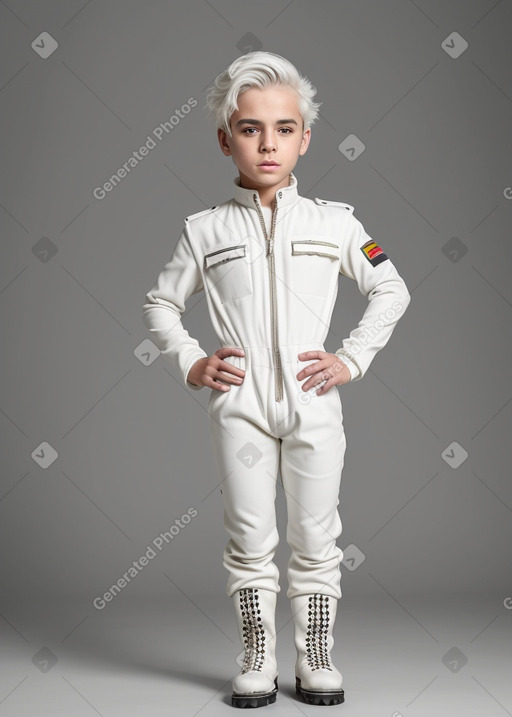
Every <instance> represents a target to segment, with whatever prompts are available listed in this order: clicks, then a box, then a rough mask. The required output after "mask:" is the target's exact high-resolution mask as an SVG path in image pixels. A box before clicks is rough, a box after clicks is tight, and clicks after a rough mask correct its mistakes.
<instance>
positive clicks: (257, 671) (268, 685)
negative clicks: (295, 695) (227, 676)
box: [231, 588, 278, 707]
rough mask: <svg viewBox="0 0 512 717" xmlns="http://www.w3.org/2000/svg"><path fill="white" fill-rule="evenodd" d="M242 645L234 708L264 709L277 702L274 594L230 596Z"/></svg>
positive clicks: (253, 592) (259, 591)
mask: <svg viewBox="0 0 512 717" xmlns="http://www.w3.org/2000/svg"><path fill="white" fill-rule="evenodd" d="M233 599H234V603H235V612H236V617H237V626H238V632H239V634H240V639H241V640H242V643H243V646H244V658H243V666H242V671H241V672H240V674H239V675H237V676H236V677H235V678H234V680H233V695H232V697H231V704H232V706H233V707H263V706H264V705H269V704H272V703H273V702H275V701H276V696H277V689H278V686H277V676H278V671H277V663H276V657H275V647H276V629H275V611H276V602H277V593H275V592H273V591H271V590H263V589H262V588H244V589H243V590H238V591H237V592H236V593H235V594H234V595H233Z"/></svg>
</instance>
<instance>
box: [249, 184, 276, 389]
mask: <svg viewBox="0 0 512 717" xmlns="http://www.w3.org/2000/svg"><path fill="white" fill-rule="evenodd" d="M253 198H254V203H255V204H256V209H257V212H258V217H259V220H260V224H261V228H262V230H263V236H264V237H265V241H266V242H267V256H268V258H269V262H268V268H269V275H270V305H271V309H270V310H271V320H272V355H273V357H274V365H275V368H276V371H275V397H276V401H282V400H283V369H282V364H281V354H280V353H279V332H278V326H277V304H276V297H277V290H276V271H275V261H274V234H275V230H276V218H277V200H276V205H275V207H274V211H273V212H272V223H271V226H270V236H269V235H268V234H267V228H266V226H265V219H264V218H263V212H262V211H261V206H260V203H259V198H258V195H257V194H253Z"/></svg>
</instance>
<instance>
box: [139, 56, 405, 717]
mask: <svg viewBox="0 0 512 717" xmlns="http://www.w3.org/2000/svg"><path fill="white" fill-rule="evenodd" d="M315 94H316V90H315V88H314V87H312V85H311V84H310V82H309V81H308V80H307V78H305V77H302V76H301V75H299V73H298V71H297V70H296V68H295V67H294V66H293V65H292V64H291V63H290V62H288V61H287V60H286V59H284V58H283V57H280V56H279V55H276V54H274V53H270V52H250V53H248V54H246V55H243V56H242V57H239V58H238V59H236V60H235V61H234V62H233V63H232V64H231V65H230V66H229V67H228V68H227V70H226V71H225V72H223V73H221V74H220V75H219V76H218V77H217V78H216V80H215V83H214V87H212V88H210V92H209V94H208V96H207V104H208V108H209V110H210V113H211V116H213V118H214V119H215V121H216V126H217V135H218V140H219V144H220V148H221V150H222V152H223V153H224V154H225V155H226V156H227V157H232V159H233V162H234V163H235V165H236V167H237V168H238V172H239V176H238V177H236V178H235V179H234V188H233V191H234V196H233V198H232V199H229V200H228V201H225V202H223V203H222V204H220V205H218V206H215V207H212V208H211V209H207V210H205V211H201V212H199V213H197V214H193V215H191V216H189V217H187V218H186V219H185V225H184V227H183V230H182V233H181V235H180V237H179V239H178V243H177V246H176V248H175V250H174V253H173V255H172V257H171V259H170V261H169V262H168V263H167V264H166V265H165V266H164V267H163V269H162V271H161V273H160V275H159V276H158V279H157V281H156V284H155V286H154V287H153V288H152V289H151V291H150V292H149V293H148V294H147V295H146V303H145V305H144V308H143V316H144V322H145V325H146V326H147V328H148V329H149V331H150V332H151V334H152V337H153V340H154V341H155V343H156V344H157V345H158V347H159V348H160V350H161V352H162V354H163V355H164V356H165V357H166V359H167V360H169V361H170V362H171V364H172V365H173V366H174V368H175V369H176V370H177V371H178V373H179V374H180V375H181V376H182V377H183V381H184V385H185V386H186V387H187V388H189V389H191V390H199V389H201V388H202V387H203V386H206V387H208V388H210V389H212V390H211V392H210V396H209V403H208V415H209V425H210V429H211V437H212V446H213V452H214V456H215V461H216V467H217V471H218V474H219V476H220V479H221V480H222V495H223V500H224V508H225V510H224V526H225V528H226V530H227V532H228V534H229V536H230V540H229V542H228V544H227V546H226V548H225V550H224V555H223V564H224V566H225V568H226V569H227V571H228V573H229V578H228V584H227V593H228V595H229V596H230V597H232V598H233V599H234V600H233V601H234V607H235V614H236V617H237V625H238V629H239V632H240V637H241V639H242V641H243V647H244V662H243V667H242V670H241V672H240V674H239V675H237V676H236V677H235V679H234V680H233V695H232V704H233V705H234V706H236V707H259V706H262V705H267V704H271V703H273V702H275V699H276V694H277V689H278V682H277V677H278V670H277V664H276V657H275V642H276V640H275V638H276V635H275V606H276V599H277V593H278V592H279V591H280V586H279V584H278V578H279V573H278V569H277V567H276V565H275V563H274V562H273V557H274V553H275V550H276V547H277V545H278V540H279V536H278V532H277V528H276V516H275V504H274V501H275V495H276V480H277V474H278V469H279V468H280V469H281V478H282V483H283V488H284V491H285V494H286V500H287V510H288V527H287V533H286V538H287V541H288V543H289V545H290V548H291V557H290V561H289V564H288V591H287V597H288V598H290V601H291V607H292V613H293V617H294V642H295V647H296V650H297V660H296V663H295V678H296V690H297V692H298V693H299V694H300V695H301V697H302V698H303V699H304V700H305V701H306V702H308V703H310V704H318V705H334V704H339V703H340V702H343V701H344V690H343V689H342V686H341V685H342V675H341V674H340V672H339V671H338V670H337V669H336V667H335V666H334V664H333V663H332V661H331V654H330V653H331V649H332V647H333V644H334V640H333V627H334V621H335V618H336V607H337V601H338V599H339V598H340V597H341V594H342V593H341V589H340V579H341V574H340V569H339V564H340V562H341V560H342V557H343V552H342V550H341V549H340V548H339V547H337V545H336V539H337V538H338V537H339V536H340V534H341V531H342V523H341V520H340V516H339V513H338V509H337V506H338V505H339V500H338V494H339V489H340V481H341V473H342V469H343V463H344V455H345V447H346V439H345V434H344V427H343V412H342V405H341V400H340V396H339V392H338V389H337V388H336V386H341V385H343V384H345V383H347V382H348V381H357V380H360V379H361V378H362V377H363V376H364V374H365V373H366V371H367V370H368V367H369V365H370V363H371V361H372V359H373V357H374V356H375V354H376V353H377V351H379V350H380V349H381V348H383V347H384V346H385V345H386V343H387V342H388V340H389V338H390V336H391V334H392V332H393V330H394V327H395V325H396V323H397V322H398V319H399V318H400V317H401V316H402V315H403V313H404V311H405V310H406V308H407V306H408V304H409V301H410V295H409V292H408V290H407V287H406V285H405V283H404V281H403V279H402V277H401V276H400V275H399V274H398V272H397V270H396V268H395V266H394V265H393V264H392V262H391V260H390V259H389V258H388V256H387V255H386V254H385V253H384V251H383V250H382V249H381V248H380V247H379V246H378V245H377V244H376V242H375V241H374V240H373V239H372V238H371V237H370V236H369V235H368V234H367V233H366V232H365V230H364V228H363V225H362V224H361V223H360V222H359V221H358V220H357V219H356V218H355V217H354V214H353V207H352V206H350V205H349V204H344V203H342V202H337V201H327V200H325V199H319V198H315V199H314V200H312V199H308V198H306V197H302V196H300V195H299V193H298V184H297V179H296V177H295V175H294V174H293V169H294V167H295V165H296V163H297V161H298V158H299V156H300V155H303V154H305V153H306V151H307V149H308V145H309V141H310V137H311V129H310V126H311V124H313V122H314V120H315V119H316V117H317V115H318V107H319V106H320V104H319V103H315V102H313V97H314V95H315ZM339 274H343V275H344V276H348V277H350V278H351V279H354V280H355V281H356V282H357V285H358V288H359V291H360V292H361V293H362V294H363V295H364V296H366V297H367V299H368V302H369V303H368V306H367V307H366V310H365V312H364V315H363V318H362V319H361V321H360V322H359V324H358V326H357V328H355V329H354V330H353V331H352V332H351V333H350V335H349V337H348V338H346V339H344V341H343V343H342V346H341V347H340V348H339V349H338V350H337V351H336V352H335V353H328V352H326V351H325V347H324V340H325V337H326V335H327V331H328V328H329V324H330V321H331V315H332V311H333V307H334V304H335V301H336V296H337V292H338V278H339ZM202 289H204V291H205V292H206V299H207V303H208V311H209V315H210V319H211V321H212V324H213V327H214V329H215V332H216V334H217V337H218V340H219V344H220V348H219V349H217V351H215V353H214V354H213V355H212V356H208V354H207V353H206V352H205V351H204V350H203V349H202V348H201V347H200V346H199V344H198V342H197V341H196V340H195V339H193V338H192V337H190V336H189V334H188V332H187V331H186V330H185V329H184V328H183V325H182V323H181V315H182V313H183V311H184V310H185V302H186V301H187V299H188V297H189V296H190V295H191V294H194V293H196V292H199V291H201V290H202ZM230 357H231V359H230V360H228V359H229V358H230ZM304 379H306V380H304ZM318 387H320V388H318ZM315 388H318V390H316V391H315Z"/></svg>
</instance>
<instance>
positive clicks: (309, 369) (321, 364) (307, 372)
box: [299, 359, 330, 378]
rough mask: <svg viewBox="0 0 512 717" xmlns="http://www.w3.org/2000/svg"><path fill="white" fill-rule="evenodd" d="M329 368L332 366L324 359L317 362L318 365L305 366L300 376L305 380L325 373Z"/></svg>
mask: <svg viewBox="0 0 512 717" xmlns="http://www.w3.org/2000/svg"><path fill="white" fill-rule="evenodd" d="M329 366H330V364H329V362H328V361H327V359H322V360H320V361H317V362H316V363H310V364H308V365H307V366H304V368H302V369H301V370H300V373H299V376H300V377H301V378H304V377H305V376H311V374H313V373H318V372H319V371H323V370H324V369H326V368H328V367H329Z"/></svg>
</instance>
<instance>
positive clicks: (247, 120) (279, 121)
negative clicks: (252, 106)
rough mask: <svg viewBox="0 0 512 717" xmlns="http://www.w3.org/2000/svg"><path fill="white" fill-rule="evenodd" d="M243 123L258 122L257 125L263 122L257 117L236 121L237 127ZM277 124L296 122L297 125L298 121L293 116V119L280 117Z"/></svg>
mask: <svg viewBox="0 0 512 717" xmlns="http://www.w3.org/2000/svg"><path fill="white" fill-rule="evenodd" d="M241 124H257V125H262V124H263V122H261V121H260V120H257V119H239V120H238V122H237V123H236V125H235V127H238V126H239V125H241ZM276 124H295V125H296V124H297V122H296V121H295V120H294V119H293V118H291V119H280V120H277V122H276Z"/></svg>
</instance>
